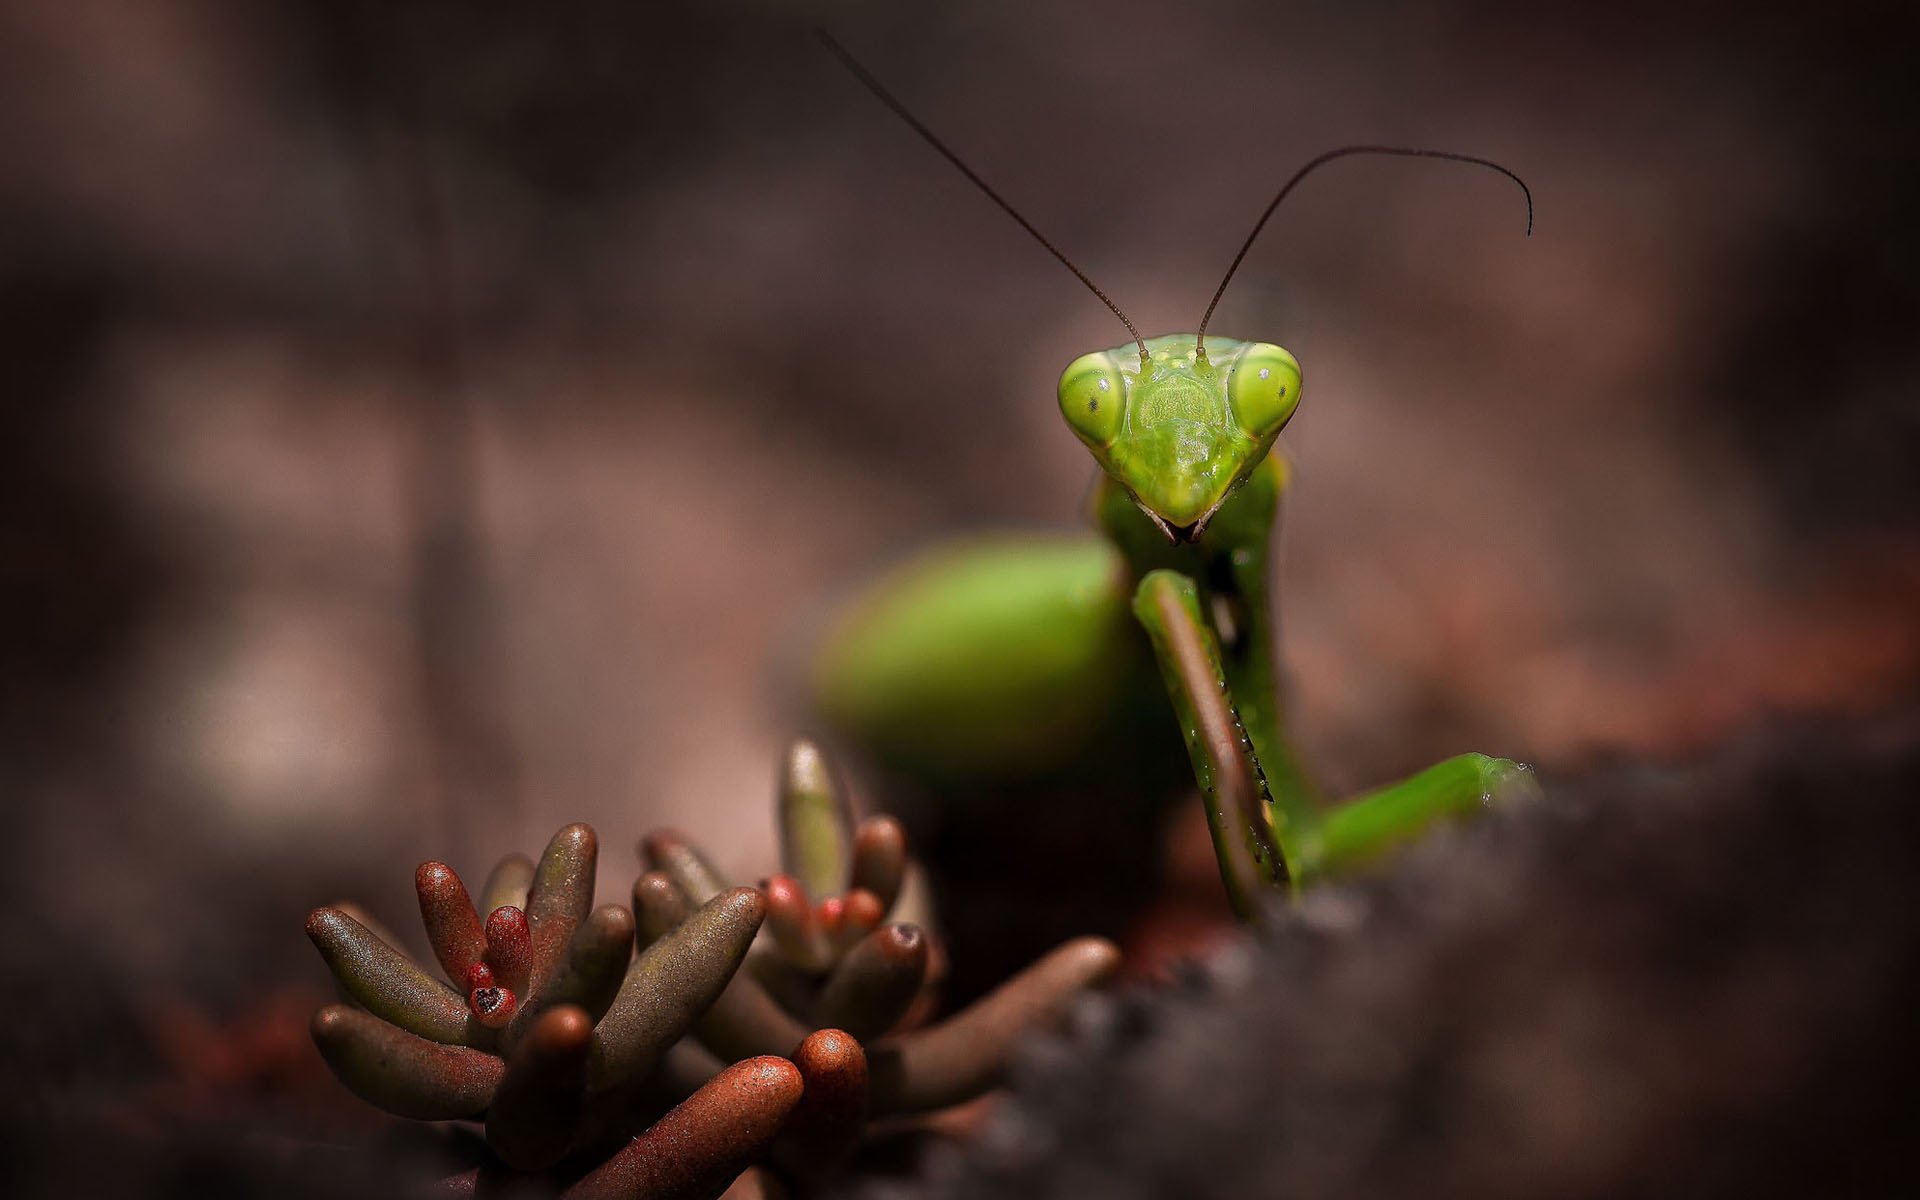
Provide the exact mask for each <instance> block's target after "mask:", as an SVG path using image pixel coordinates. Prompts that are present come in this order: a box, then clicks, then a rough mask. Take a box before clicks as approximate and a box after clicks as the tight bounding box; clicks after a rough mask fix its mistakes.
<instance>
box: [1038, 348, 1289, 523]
mask: <svg viewBox="0 0 1920 1200" xmlns="http://www.w3.org/2000/svg"><path fill="white" fill-rule="evenodd" d="M1299 404H1300V364H1299V363H1298V362H1297V361H1296V360H1295V359H1294V357H1293V355H1291V354H1289V353H1287V352H1286V351H1285V350H1283V349H1281V348H1280V347H1278V346H1275V345H1272V344H1270V343H1267V342H1237V341H1233V340H1231V339H1229V338H1222V337H1214V338H1212V339H1211V340H1210V341H1209V342H1208V343H1207V349H1206V350H1205V351H1202V350H1201V349H1200V348H1199V339H1198V338H1197V337H1196V336H1195V335H1193V334H1171V335H1168V336H1166V337H1157V338H1151V339H1149V340H1147V341H1145V342H1143V343H1136V342H1129V343H1128V344H1126V345H1124V346H1119V347H1116V348H1114V349H1112V350H1101V351H1096V352H1095V353H1093V354H1083V355H1081V356H1080V357H1079V358H1076V359H1074V360H1073V361H1072V362H1070V363H1068V364H1067V369H1066V370H1065V371H1064V372H1062V373H1061V376H1060V413H1061V415H1062V416H1064V417H1066V419H1067V425H1068V426H1069V427H1071V428H1072V430H1073V432H1074V434H1075V436H1077V437H1078V438H1079V439H1080V440H1081V441H1082V442H1085V443H1086V445H1087V449H1089V450H1091V451H1092V452H1093V457H1094V460H1095V461H1096V462H1098V463H1099V464H1100V469H1101V470H1103V471H1105V472H1106V473H1107V475H1108V476H1109V477H1110V478H1111V479H1112V480H1113V481H1114V482H1115V483H1117V484H1119V485H1120V486H1121V487H1122V488H1124V489H1126V492H1127V494H1128V495H1129V496H1132V497H1133V501H1134V503H1135V504H1138V505H1139V506H1140V509H1141V511H1143V512H1145V513H1146V514H1147V516H1148V517H1149V518H1151V519H1152V520H1153V522H1154V523H1155V524H1156V525H1158V526H1159V527H1160V530H1161V532H1163V533H1165V534H1166V535H1167V537H1168V538H1169V539H1170V540H1173V541H1176V542H1179V541H1193V540H1195V539H1197V538H1198V537H1199V536H1200V535H1201V534H1202V533H1203V532H1205V531H1206V527H1207V522H1208V521H1209V520H1211V519H1212V517H1213V514H1214V513H1215V512H1216V511H1218V510H1219V508H1220V505H1221V504H1222V503H1224V502H1225V501H1226V498H1227V497H1228V496H1229V495H1231V494H1232V493H1233V489H1234V488H1236V487H1238V486H1239V485H1240V483H1241V482H1242V481H1243V480H1245V479H1246V477H1247V475H1248V473H1249V472H1251V471H1252V470H1253V469H1254V468H1255V467H1257V466H1259V465H1260V460H1261V459H1264V458H1265V457H1266V456H1267V451H1269V450H1271V449H1272V448H1273V440H1274V438H1276V437H1278V436H1279V434H1280V430H1281V429H1282V428H1283V427H1284V426H1285V425H1286V423H1287V421H1288V419H1289V418H1291V417H1292V416H1293V412H1294V409H1295V408H1297V407H1298V406H1299Z"/></svg>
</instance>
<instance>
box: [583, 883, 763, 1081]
mask: <svg viewBox="0 0 1920 1200" xmlns="http://www.w3.org/2000/svg"><path fill="white" fill-rule="evenodd" d="M766 912H767V904H766V900H765V898H764V897H762V896H761V895H760V893H759V892H757V891H755V890H754V889H752V888H734V889H732V890H731V891H726V892H722V893H721V894H720V895H718V896H715V897H714V898H713V899H712V900H709V901H707V903H706V904H704V905H702V906H701V907H700V908H699V909H697V910H696V911H695V912H693V913H692V914H691V915H689V916H688V917H687V919H686V920H684V921H682V922H680V924H679V925H678V926H676V927H675V928H674V929H673V930H672V931H671V932H669V933H668V934H667V935H666V936H664V937H662V938H660V939H659V940H658V941H656V942H654V943H653V944H652V945H650V946H648V947H647V949H646V951H645V952H644V953H643V954H641V955H640V956H639V957H638V958H636V959H634V960H633V964H632V965H631V966H629V967H628V968H627V975H626V979H625V980H624V981H623V982H622V983H621V985H620V991H619V993H618V994H617V995H616V996H615V997H614V1000H613V1004H612V1005H611V1006H610V1007H609V1008H608V1009H607V1015H606V1016H605V1017H603V1018H601V1020H600V1027H599V1029H597V1030H596V1031H595V1033H594V1048H593V1058H592V1082H593V1086H594V1087H595V1088H597V1089H606V1088H614V1087H621V1086H624V1085H626V1084H628V1083H630V1082H634V1081H637V1080H638V1079H640V1078H641V1077H643V1076H644V1075H646V1074H647V1073H648V1072H649V1071H651V1070H652V1069H653V1067H654V1065H655V1064H656V1063H658V1062H659V1060H660V1056H661V1055H662V1054H664V1053H665V1052H666V1050H667V1047H669V1046H671V1045H672V1044H673V1043H674V1042H675V1041H677V1040H679V1038H680V1037H681V1036H682V1035H684V1034H685V1033H686V1032H687V1031H688V1030H689V1029H691V1028H693V1023H694V1021H695V1020H697V1019H698V1018H699V1016H700V1014H701V1013H703V1012H705V1011H706V1010H707V1009H708V1008H709V1007H710V1006H711V1005H712V1004H713V1002H714V1001H715V1000H716V999H718V998H719V996H720V993H721V992H722V991H724V990H725V989H726V986H727V981H728V980H729V979H731V978H732V977H733V973H734V971H735V970H736V969H738V968H739V966H740V960H741V959H742V958H744V957H745V956H746V953H747V947H748V946H749V945H750V944H751V943H752V941H753V935H754V934H755V933H756V932H757V931H758V930H759V928H760V922H761V921H762V920H763V919H764V918H765V916H766Z"/></svg>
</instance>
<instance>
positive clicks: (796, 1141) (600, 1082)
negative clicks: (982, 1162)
mask: <svg viewBox="0 0 1920 1200" xmlns="http://www.w3.org/2000/svg"><path fill="white" fill-rule="evenodd" d="M778 811H779V815H780V820H781V826H782V833H783V849H782V858H783V866H784V867H785V873H782V874H779V875H775V876H773V877H771V878H770V879H768V880H766V881H764V883H763V884H762V885H761V886H760V887H757V888H749V887H730V886H728V885H727V883H726V881H725V880H724V879H723V878H722V877H721V876H720V875H719V873H718V872H717V871H716V870H715V869H714V868H713V867H712V865H711V863H710V862H709V860H708V859H707V858H706V856H705V855H704V854H702V853H701V851H700V850H699V849H698V848H697V847H695V846H694V845H693V844H692V843H691V842H690V841H688V840H687V839H686V838H684V837H681V836H679V835H677V834H672V833H666V832H660V833H655V834H652V835H650V836H648V837H647V838H645V839H643V840H642V842H641V854H642V856H643V857H644V858H645V859H646V861H647V862H648V864H649V865H650V868H651V869H649V870H647V871H646V872H645V873H644V874H642V875H641V876H640V878H639V879H638V880H637V881H636V882H635V884H634V886H633V906H632V908H631V910H629V909H628V908H626V907H623V906H621V905H618V904H607V905H601V906H600V907H598V908H595V907H593V894H594V880H595V873H596V866H597V859H598V846H599V843H598V839H597V837H596V836H595V834H594V831H593V829H592V828H591V827H589V826H587V825H581V824H575V825H568V826H566V827H565V828H563V829H561V830H560V831H559V832H558V833H556V834H554V836H553V839H552V840H551V841H550V842H549V843H548V845H547V848H546V850H545V852H544V853H543V854H542V855H541V856H540V861H539V862H538V863H537V864H535V863H533V862H531V861H529V860H528V859H527V858H526V857H525V856H523V855H517V854H516V855H510V856H508V857H507V858H505V859H502V860H501V862H500V863H499V865H497V866H496V867H495V868H494V870H493V871H492V873H491V874H490V875H489V876H488V878H487V881H486V884H485V885H484V886H483V888H482V889H481V892H480V896H481V903H480V905H479V906H478V907H476V906H475V904H474V902H473V900H472V897H471V896H470V894H469V892H468V891H467V888H466V885H465V884H464V883H463V882H462V881H461V879H460V877H459V875H458V874H457V873H456V872H455V871H454V870H453V868H452V867H450V866H448V865H447V864H445V863H442V862H426V863H422V864H421V865H420V867H419V869H418V870H417V872H416V873H415V877H414V883H415V889H416V891H417V893H418V896H419V902H420V915H421V919H422V922H423V923H424V925H425V926H426V931H427V938H428V941H429V943H430V945H431V946H432V949H433V957H434V959H435V960H436V961H437V963H438V966H439V968H440V975H436V974H435V973H434V972H433V971H432V970H431V969H430V968H429V967H428V966H426V965H423V964H422V963H420V962H417V961H415V960H414V959H413V958H412V957H411V956H409V955H408V954H407V953H406V952H405V951H403V950H401V949H400V948H399V946H400V942H399V940H398V939H396V938H394V937H393V936H392V935H391V934H389V933H387V932H386V931H385V930H384V929H383V928H382V927H381V926H380V925H379V923H378V922H377V921H375V920H374V919H373V918H372V917H371V916H368V915H367V914H365V913H363V912H361V911H360V910H359V909H357V908H355V907H354V906H352V905H350V904H340V905H335V906H332V907H328V908H320V909H315V910H314V912H313V913H312V914H311V915H310V916H309V917H308V920H307V934H308V936H309V937H310V938H312V940H313V942H314V945H315V946H316V947H318V948H319V950H320V953H321V956H322V957H323V958H324V959H325V960H326V962H327V965H328V967H329V968H331V970H332V971H333V974H334V977H335V979H336V980H337V981H338V983H339V985H340V988H341V991H342V993H343V1001H342V1002H341V1003H337V1004H331V1005H328V1006H326V1007H325V1008H322V1009H321V1010H320V1011H319V1012H318V1013H316V1014H315V1016H314V1019H313V1027H312V1028H313V1037H314V1041H315V1043H316V1044H317V1045H318V1047H319V1049H320V1053H321V1055H322V1057H324V1058H325V1060H326V1062H327V1064H328V1066H329V1067H331V1068H332V1070H333V1073H334V1074H335V1075H336V1076H337V1077H338V1078H339V1079H340V1081H341V1082H342V1083H344V1084H345V1085H346V1086H347V1087H348V1088H349V1089H350V1090H351V1091H353V1092H354V1093H355V1094H357V1095H359V1096H360V1097H361V1098H362V1099H364V1100H366V1101H368V1102H369V1103H371V1104H374V1105H376V1106H378V1107H380V1108H383V1109H385V1110H386V1111H388V1112H391V1113H394V1114H396V1115H398V1116H403V1117H410V1118H415V1119H419V1120H428V1121H445V1120H476V1121H482V1122H484V1125H485V1131H486V1142H487V1145H488V1147H489V1148H490V1149H491V1151H492V1153H493V1155H494V1156H495V1157H496V1158H497V1160H498V1165H497V1167H487V1168H479V1169H476V1170H473V1171H469V1172H467V1173H465V1174H463V1175H458V1176H455V1177H453V1178H450V1179H448V1180H445V1181H444V1188H443V1192H444V1194H460V1193H462V1192H472V1191H474V1190H475V1189H480V1190H483V1191H484V1190H486V1188H487V1186H488V1180H489V1179H492V1178H495V1177H499V1176H510V1175H511V1173H513V1172H545V1173H547V1174H546V1176H545V1180H546V1181H549V1182H552V1183H553V1184H554V1185H555V1186H556V1187H563V1188H564V1189H565V1190H564V1191H563V1192H562V1194H563V1195H564V1196H567V1197H570V1198H580V1197H612V1196H623V1197H641V1198H651V1197H691V1196H715V1195H718V1194H719V1193H720V1191H722V1190H724V1189H725V1188H726V1187H727V1185H728V1183H729V1182H730V1181H732V1180H733V1179H734V1177H735V1176H737V1175H738V1174H739V1173H740V1172H741V1171H742V1170H743V1169H744V1168H745V1167H747V1166H748V1165H750V1164H751V1163H754V1162H756V1161H759V1160H761V1159H763V1158H766V1157H768V1156H769V1155H771V1157H772V1160H773V1161H774V1162H775V1163H776V1164H777V1165H778V1168H779V1170H780V1171H781V1172H782V1173H783V1174H785V1175H787V1176H789V1177H791V1178H795V1179H799V1180H818V1179H821V1178H824V1177H826V1176H828V1175H830V1174H831V1173H832V1172H834V1171H835V1170H836V1169H838V1168H839V1167H840V1166H841V1165H842V1164H844V1163H845V1161H846V1160H847V1159H848V1158H849V1157H850V1156H851V1154H852V1153H853V1151H854V1150H855V1148H856V1147H857V1145H858V1143H859V1140H860V1137H861V1134H862V1131H863V1130H864V1128H865V1127H866V1122H867V1120H868V1118H869V1117H870V1116H893V1115H909V1114H915V1113H923V1112H928V1111H931V1110H934V1109H939V1108H944V1107H947V1106H949V1105H952V1104H955V1103H959V1102H961V1101H964V1100H967V1099H971V1098H973V1097H974V1096H977V1095H979V1094H981V1093H982V1092H985V1091H986V1090H988V1089H989V1088H991V1087H993V1086H994V1085H995V1084H997V1083H998V1082H999V1081H1000V1080H1001V1078H1002V1076H1003V1075H1004V1072H1005V1068H1006V1065H1007V1062H1008V1060H1009V1057H1010V1054H1011V1052H1012V1048H1013V1046H1014V1043H1015V1042H1016V1041H1017V1040H1018V1038H1019V1036H1020V1035H1021V1034H1022V1033H1024V1032H1025V1031H1026V1030H1028V1029H1029V1028H1030V1027H1032V1026H1033V1025H1034V1024H1036V1023H1038V1022H1040V1021H1042V1020H1044V1019H1046V1018H1048V1017H1049V1016H1051V1015H1053V1014H1054V1013H1056V1012H1057V1011H1058V1010H1059V1009H1060V1008H1061V1007H1062V1006H1063V1005H1064V1004H1065V1002H1066V1001H1067V1000H1068V999H1069V998H1070V997H1071V996H1072V995H1074V994H1075V993H1077V992H1079V991H1080V990H1081V989H1083V988H1085V987H1086V986H1088V985H1090V984H1092V983H1095V982H1097V981H1099V980H1101V979H1103V978H1105V977H1106V976H1107V975H1109V974H1111V972H1112V970H1113V968H1114V967H1115V966H1116V965H1117V964H1118V959H1119V955H1118V951H1117V950H1116V949H1115V948H1114V946H1113V945H1112V944H1111V943H1109V942H1106V941H1104V940H1101V939H1098V938H1083V939H1078V940H1076V941H1072V942H1068V943H1066V944H1065V945H1063V946H1061V947H1059V948H1057V949H1056V950H1054V951H1053V952H1052V953H1051V954H1049V955H1047V956H1046V957H1044V958H1042V959H1041V960H1040V961H1038V962H1036V963H1035V964H1033V965H1032V966H1031V967H1029V968H1028V969H1027V970H1025V971H1023V972H1021V973H1020V974H1019V975H1017V976H1015V977H1014V978H1013V979H1011V980H1009V981H1007V983H1006V984H1004V985H1003V986H1002V987H1001V988H1000V989H999V990H998V991H996V992H994V993H992V994H990V995H988V996H987V997H985V998H983V999H981V1000H980V1001H978V1002H976V1003H975V1004H973V1005H971V1006H969V1007H968V1008H966V1009H965V1010H963V1011H961V1012H959V1013H957V1014H955V1015H953V1016H951V1017H949V1018H947V1019H946V1020H944V1021H942V1022H940V1023H938V1024H935V1025H930V1026H928V1025H924V1021H925V1018H926V1016H927V1015H929V1014H930V1013H931V1012H932V1010H933V1008H934V1003H935V993H936V988H937V982H938V978H939V966H938V963H939V958H940V955H939V951H938V948H937V946H936V944H935V942H936V939H935V937H934V935H933V934H932V933H931V932H930V930H931V919H930V917H929V916H928V915H927V903H926V901H925V899H924V895H925V891H926V889H925V885H924V881H921V880H920V879H919V878H918V876H919V871H918V868H917V867H916V866H915V865H914V864H913V862H912V860H911V858H910V857H909V855H908V853H907V846H906V838H905V834H904V832H903V831H902V829H901V827H900V825H899V824H898V823H897V822H895V821H893V820H892V819H891V818H888V817H872V818H869V819H867V820H865V821H861V822H859V823H858V824H857V825H856V824H855V823H854V822H853V821H852V819H851V816H850V812H849V809H848V806H847V804H846V802H845V799H844V792H843V791H842V790H841V789H840V788H839V786H838V785H837V784H836V782H835V780H834V778H833V773H832V771H831V769H830V767H829V766H828V764H827V762H826V760H825V758H824V757H823V756H822V755H821V753H820V751H819V750H818V749H817V748H816V747H814V746H813V745H812V744H811V743H808V742H804V741H802V742H796V743H795V744H794V746H793V747H792V748H791V750H790V751H789V753H788V755H787V759H786V767H785V772H784V778H783V781H782V786H781V788H780V790H779V800H778ZM482 914H484V916H483V915H482ZM889 915H893V916H895V917H897V918H899V919H897V920H895V921H892V922H889V921H888V917H889ZM763 923H764V925H765V927H766V928H765V936H764V937H759V936H758V935H760V934H761V932H762V926H763ZM757 937H758V942H757V943H756V938H757ZM750 950H752V954H751V956H750V954H749V951H750ZM636 951H637V953H636ZM743 964H748V965H749V966H750V968H751V969H749V970H742V969H741V967H742V965H743ZM442 975H443V976H444V978H442V977H440V976H442ZM669 1106H672V1107H671V1108H670V1111H664V1115H662V1113H663V1110H667V1109H668V1108H669Z"/></svg>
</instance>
